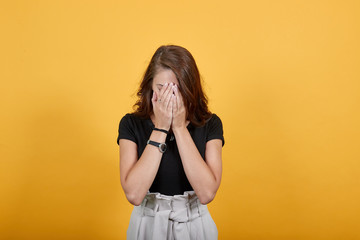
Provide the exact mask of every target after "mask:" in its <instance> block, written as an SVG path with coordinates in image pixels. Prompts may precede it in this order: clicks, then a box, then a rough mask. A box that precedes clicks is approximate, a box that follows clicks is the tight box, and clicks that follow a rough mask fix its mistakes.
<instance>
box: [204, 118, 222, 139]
mask: <svg viewBox="0 0 360 240" xmlns="http://www.w3.org/2000/svg"><path fill="white" fill-rule="evenodd" d="M208 124H209V127H208V133H207V137H206V141H210V140H212V139H221V140H222V145H223V146H224V144H225V139H224V131H223V125H222V122H221V119H220V118H219V117H218V116H217V115H216V114H215V113H214V114H213V116H212V117H211V119H210V120H209V122H208Z"/></svg>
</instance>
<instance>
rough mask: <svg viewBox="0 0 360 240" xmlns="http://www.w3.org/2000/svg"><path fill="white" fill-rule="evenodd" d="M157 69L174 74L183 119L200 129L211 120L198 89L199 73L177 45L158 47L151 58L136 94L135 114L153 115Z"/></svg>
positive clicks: (185, 52) (144, 116)
mask: <svg viewBox="0 0 360 240" xmlns="http://www.w3.org/2000/svg"><path fill="white" fill-rule="evenodd" d="M160 69H171V70H172V71H173V72H174V74H175V76H176V78H177V80H178V82H179V91H180V93H181V95H182V97H183V100H184V106H185V108H186V119H187V120H189V121H190V122H191V123H192V124H193V125H195V126H203V125H204V124H205V122H206V120H208V119H209V118H210V117H211V112H210V111H209V109H208V98H207V96H206V95H205V93H204V91H203V89H202V86H201V79H200V73H199V70H198V68H197V66H196V63H195V59H194V58H193V56H192V55H191V53H190V52H189V51H188V50H187V49H185V48H183V47H180V46H176V45H163V46H160V47H159V48H158V49H157V50H156V52H155V53H154V55H153V56H152V58H151V60H150V63H149V65H148V67H147V69H146V71H145V73H144V76H143V79H142V81H141V84H140V87H139V89H138V91H137V96H138V100H137V102H136V103H135V104H134V109H135V111H134V114H135V115H137V116H139V117H142V118H148V117H150V115H151V114H152V112H153V107H152V102H151V97H152V92H153V90H152V81H153V78H154V76H155V75H156V73H157V72H158V71H159V70H160Z"/></svg>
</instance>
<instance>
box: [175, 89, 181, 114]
mask: <svg viewBox="0 0 360 240" xmlns="http://www.w3.org/2000/svg"><path fill="white" fill-rule="evenodd" d="M174 92H175V96H176V105H177V109H180V106H181V105H180V104H181V99H180V97H181V94H180V93H179V88H178V86H177V85H176V86H175V91H174Z"/></svg>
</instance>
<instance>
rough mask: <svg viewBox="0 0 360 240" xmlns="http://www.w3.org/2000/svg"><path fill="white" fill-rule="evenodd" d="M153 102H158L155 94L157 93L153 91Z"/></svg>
mask: <svg viewBox="0 0 360 240" xmlns="http://www.w3.org/2000/svg"><path fill="white" fill-rule="evenodd" d="M151 101H152V102H155V101H156V93H155V91H153V94H152V98H151Z"/></svg>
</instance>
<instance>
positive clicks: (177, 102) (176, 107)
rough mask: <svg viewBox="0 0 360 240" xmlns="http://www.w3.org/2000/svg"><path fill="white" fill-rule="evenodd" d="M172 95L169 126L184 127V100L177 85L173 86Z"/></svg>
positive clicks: (185, 123)
mask: <svg viewBox="0 0 360 240" xmlns="http://www.w3.org/2000/svg"><path fill="white" fill-rule="evenodd" d="M173 90H174V95H173V96H172V99H171V100H172V104H173V119H172V124H171V128H172V130H173V131H174V129H177V128H182V127H186V125H187V122H188V121H186V109H185V106H184V101H183V98H182V95H181V94H180V92H179V88H178V86H177V85H175V86H174V87H173Z"/></svg>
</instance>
